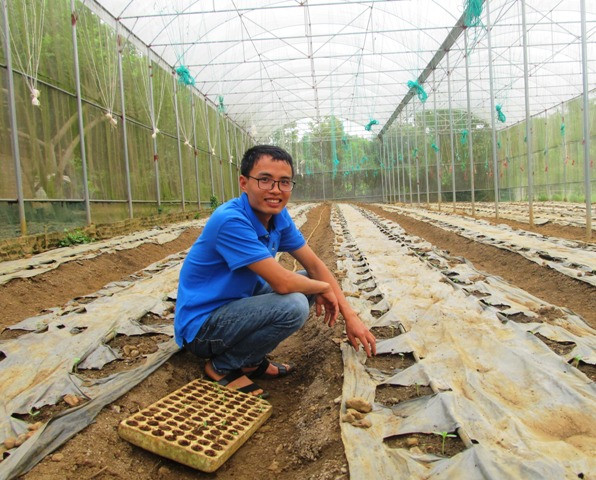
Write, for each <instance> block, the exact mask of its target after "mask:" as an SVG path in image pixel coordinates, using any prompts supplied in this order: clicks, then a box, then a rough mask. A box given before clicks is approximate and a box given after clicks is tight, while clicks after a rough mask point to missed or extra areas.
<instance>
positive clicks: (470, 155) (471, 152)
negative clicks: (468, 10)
mask: <svg viewBox="0 0 596 480" xmlns="http://www.w3.org/2000/svg"><path fill="white" fill-rule="evenodd" d="M524 31H525V29H524ZM464 33H465V35H464V48H465V49H466V52H465V57H464V58H465V60H466V104H467V108H468V159H469V160H470V194H471V200H472V216H473V217H476V192H475V191H474V190H475V186H474V149H473V146H472V137H473V135H472V106H471V100H470V72H469V70H470V65H469V60H468V59H469V57H470V50H469V49H468V29H467V28H466V31H465V32H464Z"/></svg>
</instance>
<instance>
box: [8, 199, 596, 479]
mask: <svg viewBox="0 0 596 480" xmlns="http://www.w3.org/2000/svg"><path fill="white" fill-rule="evenodd" d="M369 208H370V209H371V210H373V211H375V213H377V214H379V215H381V216H383V217H386V218H390V219H392V220H394V221H397V222H399V223H400V224H401V225H402V227H403V228H405V229H406V231H407V232H408V233H409V234H412V235H417V236H420V237H422V238H425V239H426V240H428V241H430V242H431V243H433V244H435V245H436V246H438V247H439V248H442V249H445V250H449V251H450V253H451V254H452V255H457V256H464V257H466V258H468V259H469V260H470V261H472V262H473V263H474V265H475V266H476V267H477V268H478V269H480V270H484V271H486V272H488V273H491V274H495V275H499V276H501V277H503V278H505V279H506V280H508V281H509V282H511V283H512V284H514V285H516V286H518V287H521V288H524V289H525V290H527V291H529V292H530V293H532V294H534V295H536V296H538V297H540V298H544V299H546V300H548V301H549V302H551V303H553V304H555V305H558V306H563V307H567V308H570V309H571V310H573V311H575V312H576V313H578V314H580V315H582V316H583V317H584V318H585V319H586V320H587V321H588V322H589V323H590V324H591V325H592V326H593V327H594V326H595V325H596V295H594V288H593V287H590V286H589V285H586V284H583V283H582V282H579V281H576V280H573V279H571V278H568V277H565V276H564V275H562V274H559V273H557V272H554V271H552V270H550V269H548V268H546V267H541V266H539V265H536V264H533V263H532V262H529V261H526V260H525V259H523V258H521V257H520V256H519V255H515V254H512V253H509V252H506V251H503V250H500V249H497V248H494V247H490V246H484V245H479V244H475V243H474V242H471V241H469V240H466V239H464V238H462V237H460V236H458V235H457V234H455V233H450V232H446V231H444V230H440V229H438V228H437V227H433V226H431V225H428V224H425V223H423V222H419V221H416V220H413V219H411V218H408V217H405V216H401V215H398V214H392V213H388V212H385V211H383V210H381V209H379V208H377V207H369ZM307 217H308V220H307V222H306V223H305V224H304V225H303V227H302V229H301V230H302V231H303V233H304V234H305V237H307V238H308V239H309V244H310V246H311V247H312V248H313V250H314V251H315V252H316V253H317V254H318V255H319V256H320V257H321V258H322V259H323V261H324V262H325V263H326V264H327V265H328V266H329V268H330V269H331V270H332V271H336V264H335V262H336V257H335V254H334V251H333V232H332V230H331V227H330V226H329V217H330V205H329V204H321V205H318V206H317V207H315V208H313V209H312V210H311V211H310V212H309V213H308V215H307ZM551 227H555V226H554V225H552V226H551ZM567 229H568V227H561V233H563V232H564V231H565V230H567ZM198 234H199V230H197V229H195V230H191V231H187V232H186V233H184V234H182V235H181V236H180V237H179V238H178V239H177V240H174V241H173V242H170V243H168V244H164V245H143V246H141V247H138V248H136V249H134V250H127V251H121V252H116V253H113V254H104V255H101V256H100V257H97V258H95V259H91V260H84V261H76V262H71V263H67V264H65V265H62V266H60V267H59V268H58V269H56V270H53V271H52V272H49V273H46V274H42V275H40V276H38V277H34V278H32V279H27V280H13V281H11V282H9V283H8V284H6V285H3V286H0V304H1V305H3V307H4V310H3V315H2V318H1V319H0V322H1V323H0V325H2V326H6V325H12V324H15V323H17V322H19V321H20V320H22V319H24V318H27V317H30V316H32V315H35V314H38V313H40V312H41V311H42V310H43V309H46V308H50V307H54V306H58V305H62V304H64V303H66V302H67V301H68V300H70V299H72V298H75V297H80V296H83V295H88V294H91V293H93V292H95V291H97V290H99V289H100V288H101V287H103V286H104V285H105V284H107V283H109V282H112V281H115V280H120V279H122V278H124V277H126V276H128V275H130V274H132V273H134V272H135V271H137V270H139V269H141V268H143V267H145V266H147V265H149V264H151V263H153V262H155V261H157V260H159V259H161V258H164V257H165V256H167V255H169V254H172V253H176V252H178V251H180V250H184V249H186V248H188V247H190V246H191V245H192V243H193V242H194V240H195V239H196V237H197V235H198ZM559 236H561V237H565V236H564V235H562V234H561V235H559ZM280 261H281V262H282V264H283V265H284V266H285V267H286V268H289V269H294V262H293V259H291V257H288V256H287V255H282V258H281V260H280ZM145 321H147V322H149V323H151V322H156V323H159V321H160V320H159V319H157V318H146V319H145ZM342 330H343V328H342V325H341V322H338V324H337V325H336V326H335V327H333V328H329V327H327V326H326V325H324V324H323V323H322V320H321V319H319V318H317V317H315V316H314V315H311V318H309V320H308V322H307V324H306V325H305V327H304V328H302V329H301V330H300V331H299V332H297V333H296V334H295V335H293V336H292V337H290V338H289V339H287V340H286V341H285V342H283V343H282V344H281V345H280V346H279V347H278V348H277V349H276V350H275V351H274V352H273V358H274V359H275V360H277V361H284V362H291V363H293V364H295V365H297V370H296V371H295V372H294V373H293V374H292V375H290V376H288V377H285V378H283V379H277V380H260V381H259V384H260V385H261V386H262V387H263V388H264V389H265V390H266V391H267V392H269V393H270V397H269V398H268V401H269V402H270V403H271V404H272V405H273V414H272V416H271V418H270V419H269V420H268V421H267V422H266V423H265V425H264V426H263V427H261V428H260V429H259V430H258V431H257V432H256V433H255V434H254V435H253V436H252V437H251V438H250V439H249V440H248V442H247V443H246V444H245V445H244V446H242V447H241V448H240V449H239V450H238V451H237V452H236V453H235V454H234V455H233V456H232V457H231V458H230V459H229V460H228V461H227V462H226V463H225V464H224V465H223V466H222V467H221V468H220V469H219V470H218V471H217V472H216V473H214V474H205V473H201V472H197V471H195V470H193V469H191V468H189V467H185V466H183V465H180V464H177V463H175V462H173V461H170V460H167V459H164V458H161V457H159V456H157V455H154V454H151V453H149V452H146V451H144V450H142V449H140V448H138V447H135V446H133V445H131V444H129V443H128V442H126V441H124V440H122V439H120V437H119V436H118V433H117V428H118V424H119V423H120V422H121V421H122V420H123V419H125V418H128V417H129V416H130V415H132V414H134V413H136V412H138V411H140V410H142V409H143V408H145V407H147V406H148V405H150V404H152V403H154V402H156V401H157V400H159V399H160V398H162V397H164V396H166V395H168V394H170V393H171V392H173V391H174V390H177V389H178V388H180V387H182V386H183V385H185V384H186V383H189V382H191V381H192V380H194V379H196V378H203V377H204V373H203V362H202V361H201V360H198V359H197V358H196V357H194V356H193V355H192V354H190V353H188V352H186V351H181V352H179V353H177V354H175V355H173V356H172V357H171V358H170V359H169V360H168V361H167V362H166V363H165V364H164V365H163V366H162V367H161V368H160V369H158V370H157V371H156V372H154V373H153V374H152V375H150V376H149V377H148V378H147V379H145V380H144V381H143V382H141V383H140V384H139V385H137V386H136V387H134V388H132V389H131V390H130V391H129V392H128V393H127V394H125V395H123V396H122V397H121V398H119V399H118V400H117V401H115V402H114V403H112V404H110V405H107V406H106V407H105V408H104V409H103V410H102V411H101V412H100V414H99V415H98V416H97V418H96V419H95V421H94V422H93V423H92V424H91V425H89V426H88V427H87V428H85V429H84V430H83V431H81V432H80V433H79V434H77V435H76V436H75V437H73V438H72V439H71V440H69V441H68V442H67V443H65V444H64V445H63V446H61V447H60V448H58V449H57V450H56V451H55V452H54V453H53V454H52V455H49V456H48V457H46V458H45V459H44V460H43V461H42V462H40V463H39V464H38V465H37V466H35V467H33V469H32V470H31V471H30V472H29V473H28V474H26V475H24V476H23V477H22V478H24V479H31V480H33V479H36V480H37V479H40V478H41V479H44V480H45V479H49V480H51V479H64V478H95V479H99V480H101V479H117V478H131V477H133V478H140V479H154V478H157V479H191V478H192V479H196V478H218V479H223V480H228V479H238V478H259V479H265V480H266V479H278V478H284V479H289V480H298V479H300V480H303V479H313V480H326V479H347V478H348V475H347V461H346V458H345V456H344V452H343V445H342V441H341V436H340V428H339V407H338V405H337V404H336V403H335V401H334V400H335V399H336V398H337V397H339V396H340V395H341V388H342V372H343V366H342V361H341V354H340V351H339V348H338V343H339V341H340V339H341V338H342ZM379 333H380V335H379V337H382V336H383V335H386V336H387V337H390V336H394V334H393V332H389V331H387V332H385V331H382V330H381V331H379ZM395 334H397V332H395ZM124 340H125V339H121V340H120V339H115V340H114V342H117V341H124ZM135 341H136V340H135ZM137 343H138V342H137ZM137 350H138V351H139V357H141V358H142V353H141V351H140V349H139V348H137ZM133 353H134V352H133ZM127 358H128V359H131V357H127ZM0 360H1V358H0ZM375 360H376V359H375ZM124 361H126V360H124ZM381 361H382V360H381ZM400 361H401V360H400ZM405 361H406V360H404V363H405ZM373 363H374V361H373V362H371V363H370V364H369V363H368V362H367V365H368V366H373ZM579 363H580V369H581V367H582V362H579ZM375 368H379V367H375ZM592 368H593V367H592ZM400 390H401V392H402V393H398V391H400ZM429 394H431V391H430V388H429V387H427V386H419V388H418V391H416V387H415V386H413V387H392V388H389V387H387V389H379V392H378V393H377V396H378V398H377V401H381V402H383V403H386V404H390V403H391V402H392V401H395V400H397V401H404V400H406V399H409V398H414V397H416V396H422V395H429ZM402 395H403V396H402ZM406 437H407V438H415V440H409V442H410V443H416V442H417V443H418V445H408V444H407V443H405V442H407V441H408V440H407V438H403V439H400V438H392V439H389V440H388V442H387V445H388V446H389V447H397V446H398V445H400V443H399V442H404V443H403V444H404V445H405V448H415V447H417V448H419V449H420V451H421V452H427V451H428V452H432V453H435V454H438V455H443V453H442V448H441V443H442V438H441V437H440V435H417V434H412V435H408V436H406ZM458 442H459V443H460V444H461V442H460V441H459V438H451V437H448V438H447V439H446V442H445V453H444V455H446V456H447V455H452V454H454V453H455V452H457V451H460V450H461V449H462V448H463V445H458ZM452 445H455V447H454V448H455V450H452ZM457 448H459V450H457Z"/></svg>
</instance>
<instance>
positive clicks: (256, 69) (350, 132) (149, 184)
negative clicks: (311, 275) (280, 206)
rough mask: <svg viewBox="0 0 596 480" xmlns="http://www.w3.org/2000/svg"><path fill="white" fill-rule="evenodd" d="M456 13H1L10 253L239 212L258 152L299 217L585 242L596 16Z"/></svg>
mask: <svg viewBox="0 0 596 480" xmlns="http://www.w3.org/2000/svg"><path fill="white" fill-rule="evenodd" d="M451 3H452V4H451ZM451 3H449V4H447V3H446V2H438V1H432V0H428V1H423V2H421V3H419V5H417V6H416V7H414V6H412V5H409V4H408V2H405V3H404V2H403V1H391V0H389V1H379V0H373V1H369V2H354V1H350V2H333V1H318V2H314V1H310V2H309V1H303V2H256V3H255V2H251V1H246V2H234V3H227V2H218V3H217V6H216V5H215V4H213V5H211V6H207V5H206V4H205V2H197V1H188V2H185V1H181V0H179V1H176V2H171V3H167V4H166V3H163V4H161V5H160V3H159V2H158V3H156V4H155V6H154V7H152V8H151V9H148V8H147V6H146V4H145V3H144V2H140V1H132V2H119V1H115V0H112V1H96V0H85V1H83V2H75V1H72V2H70V5H68V2H64V1H63V2H58V3H57V4H56V5H55V7H54V8H49V4H48V2H43V1H32V2H29V1H28V2H16V1H10V0H4V1H3V2H2V4H3V31H5V32H8V36H6V35H4V36H3V40H4V41H3V49H2V57H1V60H2V65H3V70H2V72H3V84H4V89H3V91H4V94H3V103H4V105H5V106H6V107H7V108H5V109H3V110H4V112H5V113H4V114H3V115H2V116H1V117H0V122H1V125H2V126H1V129H0V132H1V134H2V145H3V146H4V148H3V151H2V152H1V155H0V161H1V164H0V166H1V168H2V171H3V172H4V175H3V176H2V177H3V181H2V183H1V184H0V201H1V203H0V211H1V212H2V218H3V223H5V224H7V225H8V228H4V229H3V232H2V236H3V237H10V236H15V235H19V234H21V235H24V234H27V233H39V232H41V231H42V226H41V225H42V223H44V224H45V226H44V227H43V228H45V229H46V231H47V229H48V225H49V228H50V230H55V229H60V230H62V229H63V228H74V227H77V226H80V225H85V224H89V223H92V222H94V223H102V222H109V221H114V220H117V219H123V218H127V217H129V218H131V217H133V216H139V215H141V216H142V215H151V214H156V213H162V212H164V211H166V212H167V211H180V210H182V211H184V210H185V209H187V208H190V206H191V205H196V208H199V209H200V208H202V207H206V206H207V205H209V204H210V203H213V202H219V201H224V200H227V199H229V198H232V197H233V196H235V195H236V194H237V193H238V188H237V186H236V183H237V182H236V180H235V178H236V177H237V176H238V164H239V159H240V158H241V156H242V153H243V151H244V150H245V149H246V148H247V147H248V146H249V145H251V144H254V143H275V144H279V145H282V146H284V147H286V148H287V149H288V150H289V151H290V152H291V153H292V154H293V155H294V156H295V159H296V162H297V174H298V176H299V179H300V180H299V182H298V188H297V191H296V194H295V198H297V199H301V200H326V199H362V200H365V201H366V200H367V199H368V200H375V201H378V200H382V201H390V202H393V201H402V202H408V203H413V202H416V203H418V204H419V203H420V202H426V203H430V202H438V203H441V202H453V203H455V202H456V201H468V202H469V201H471V202H472V203H474V201H475V200H480V201H490V202H495V205H496V214H497V216H498V203H499V202H500V201H525V202H528V204H529V215H530V216H531V215H532V202H533V201H534V200H540V201H542V200H560V201H575V202H585V203H586V206H587V210H588V211H587V213H586V215H587V217H586V218H587V220H588V230H590V227H591V225H590V223H591V213H590V210H591V201H593V196H592V195H593V194H592V183H593V180H592V170H593V156H594V147H593V142H590V140H591V136H592V135H593V134H594V133H593V125H594V118H595V109H594V99H593V97H594V59H593V52H594V43H595V42H594V31H595V23H594V11H592V10H590V9H591V7H589V6H586V2H564V3H563V2H560V1H555V0H553V1H549V2H547V3H544V2H541V3H540V4H535V5H533V4H532V2H523V1H514V0H500V1H492V2H468V3H466V5H462V4H461V2H451ZM588 4H589V2H588ZM464 7H465V8H464ZM474 9H476V10H477V11H474ZM458 11H459V12H460V13H457V14H456V13H455V12H458ZM50 32H51V34H50ZM590 55H591V57H590ZM491 112H492V113H491ZM590 125H591V126H592V130H591V131H590ZM81 132H82V134H81ZM591 145H592V147H591ZM590 154H591V156H590ZM590 158H592V160H590ZM470 159H472V161H470ZM39 220H43V222H40V221H39Z"/></svg>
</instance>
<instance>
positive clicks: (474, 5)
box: [464, 0, 482, 27]
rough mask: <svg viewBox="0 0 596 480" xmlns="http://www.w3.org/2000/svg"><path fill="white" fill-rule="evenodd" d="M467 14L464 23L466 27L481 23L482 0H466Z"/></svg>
mask: <svg viewBox="0 0 596 480" xmlns="http://www.w3.org/2000/svg"><path fill="white" fill-rule="evenodd" d="M465 11H466V16H465V18H464V24H465V25H466V27H475V26H477V25H480V15H481V14H482V0H466V3H465Z"/></svg>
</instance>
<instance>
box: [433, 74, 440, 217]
mask: <svg viewBox="0 0 596 480" xmlns="http://www.w3.org/2000/svg"><path fill="white" fill-rule="evenodd" d="M433 103H434V113H435V142H436V145H437V148H438V150H436V151H435V157H436V160H437V202H438V205H439V212H440V211H441V142H440V137H439V125H438V120H437V84H436V83H435V69H434V68H433Z"/></svg>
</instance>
